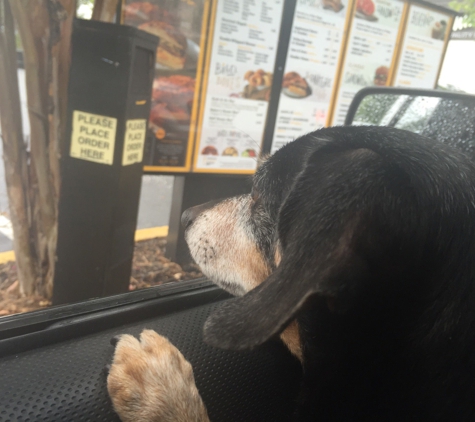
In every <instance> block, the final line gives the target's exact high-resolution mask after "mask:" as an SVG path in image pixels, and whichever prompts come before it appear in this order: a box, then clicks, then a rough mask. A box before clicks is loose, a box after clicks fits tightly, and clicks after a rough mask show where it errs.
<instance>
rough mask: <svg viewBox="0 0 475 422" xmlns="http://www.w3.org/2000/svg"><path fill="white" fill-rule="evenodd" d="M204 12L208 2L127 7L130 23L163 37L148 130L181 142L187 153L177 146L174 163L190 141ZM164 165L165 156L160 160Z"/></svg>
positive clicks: (177, 0) (160, 1)
mask: <svg viewBox="0 0 475 422" xmlns="http://www.w3.org/2000/svg"><path fill="white" fill-rule="evenodd" d="M203 13H204V0H196V1H193V2H183V1H182V0H150V1H126V4H125V6H124V17H123V20H124V23H125V24H127V25H131V26H135V27H137V28H139V29H141V30H143V31H146V32H149V33H151V34H153V35H156V36H157V37H159V39H160V42H159V45H158V48H157V53H156V64H155V69H156V71H155V79H154V83H153V92H152V105H151V112H150V123H149V129H150V130H151V131H152V133H153V134H154V136H155V139H156V140H158V141H157V142H159V141H162V140H163V142H164V141H166V140H167V139H173V140H174V141H176V140H180V141H182V143H183V148H182V151H181V152H180V149H179V148H174V149H173V151H175V152H174V155H175V156H173V157H169V158H170V162H174V163H176V162H177V161H180V160H183V159H184V155H185V154H184V150H185V149H186V143H187V142H188V136H189V130H190V121H191V112H192V107H193V100H194V94H195V84H196V76H197V75H196V74H197V63H198V57H199V54H200V48H199V45H200V37H201V32H202V31H201V26H202V21H203ZM175 143H176V142H175ZM163 150H164V149H163V148H162V151H163ZM168 150H169V151H170V150H171V148H168ZM177 151H178V152H177ZM177 154H181V157H180V158H179V157H177V156H176V155H177ZM154 161H155V158H154ZM163 161H164V159H163V157H162V158H161V160H160V162H163ZM165 161H166V160H165ZM182 164H183V163H182Z"/></svg>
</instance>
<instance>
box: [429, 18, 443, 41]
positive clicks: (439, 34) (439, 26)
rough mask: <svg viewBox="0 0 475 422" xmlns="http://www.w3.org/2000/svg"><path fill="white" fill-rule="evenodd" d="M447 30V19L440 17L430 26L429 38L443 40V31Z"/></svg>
mask: <svg viewBox="0 0 475 422" xmlns="http://www.w3.org/2000/svg"><path fill="white" fill-rule="evenodd" d="M446 31H447V21H446V20H444V19H442V20H440V21H438V22H436V23H434V25H433V26H432V28H431V38H434V39H435V40H444V39H445V33H446Z"/></svg>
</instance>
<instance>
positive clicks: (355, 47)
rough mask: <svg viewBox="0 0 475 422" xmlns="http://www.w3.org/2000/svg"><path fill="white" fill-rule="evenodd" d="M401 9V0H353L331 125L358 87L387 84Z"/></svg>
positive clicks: (342, 115)
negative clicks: (353, 6)
mask: <svg viewBox="0 0 475 422" xmlns="http://www.w3.org/2000/svg"><path fill="white" fill-rule="evenodd" d="M403 10H404V3H402V2H399V1H395V0H357V2H356V5H355V12H354V15H353V22H352V26H351V32H350V37H349V41H348V47H347V52H346V58H345V62H344V65H343V71H342V76H341V81H340V86H339V92H338V95H337V97H336V104H335V109H334V112H333V125H339V124H343V123H344V121H345V117H346V113H347V111H348V107H349V106H350V103H351V101H352V99H353V97H354V96H355V94H356V93H357V92H358V91H359V90H360V89H361V88H363V87H366V86H370V85H379V86H384V85H387V83H388V76H389V72H390V66H391V64H392V63H393V55H394V51H395V47H396V42H397V39H398V33H399V27H400V23H401V20H402V16H403Z"/></svg>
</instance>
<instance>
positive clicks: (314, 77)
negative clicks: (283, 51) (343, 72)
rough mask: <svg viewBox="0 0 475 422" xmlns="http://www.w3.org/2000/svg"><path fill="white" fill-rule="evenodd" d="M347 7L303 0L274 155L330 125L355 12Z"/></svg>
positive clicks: (298, 10)
mask: <svg viewBox="0 0 475 422" xmlns="http://www.w3.org/2000/svg"><path fill="white" fill-rule="evenodd" d="M347 3H348V2H347V1H341V0H324V1H315V0H298V1H297V5H296V9H295V15H294V20H293V24H292V32H291V36H290V42H289V49H288V52H287V60H286V64H285V73H284V78H283V82H282V89H281V94H280V99H279V107H278V111H277V118H276V123H275V130H274V138H273V142H272V151H271V152H274V151H276V150H277V149H279V148H280V147H281V146H282V145H284V144H286V143H287V142H290V141H292V140H293V139H295V138H297V137H299V136H301V135H304V134H306V133H308V132H311V131H313V130H316V129H318V128H320V127H323V126H324V125H325V123H326V121H327V114H328V111H329V108H330V102H331V95H332V91H333V87H334V84H335V82H336V78H335V75H336V73H337V70H338V69H337V66H338V60H339V57H340V54H341V53H340V50H341V49H342V44H343V35H344V29H345V21H346V18H347V15H348V14H349V13H348V4H347Z"/></svg>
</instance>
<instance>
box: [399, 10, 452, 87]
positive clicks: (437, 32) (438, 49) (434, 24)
mask: <svg viewBox="0 0 475 422" xmlns="http://www.w3.org/2000/svg"><path fill="white" fill-rule="evenodd" d="M450 23H451V18H450V17H449V16H447V15H444V14H442V13H439V12H434V11H432V10H429V9H426V8H424V7H420V6H414V5H412V6H411V8H410V10H409V17H408V21H407V27H406V33H405V35H404V42H403V46H402V52H401V57H400V60H399V66H398V70H397V73H396V79H395V82H394V85H395V86H402V87H406V88H434V87H435V85H436V83H437V75H438V73H439V69H440V65H441V60H442V57H443V54H444V49H445V40H446V39H447V34H448V32H449V31H450Z"/></svg>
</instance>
